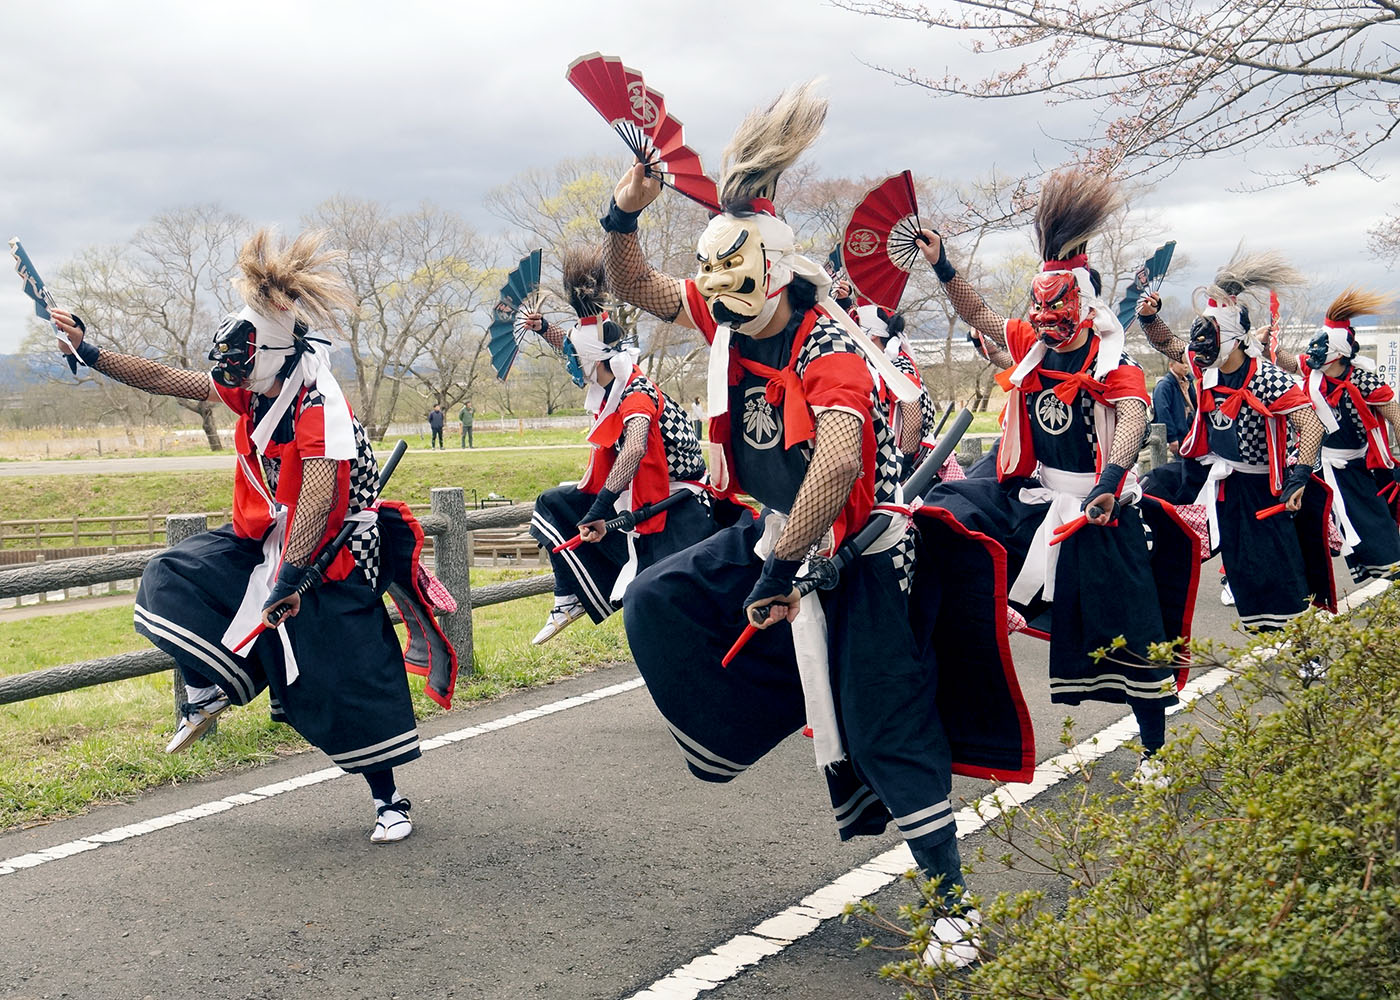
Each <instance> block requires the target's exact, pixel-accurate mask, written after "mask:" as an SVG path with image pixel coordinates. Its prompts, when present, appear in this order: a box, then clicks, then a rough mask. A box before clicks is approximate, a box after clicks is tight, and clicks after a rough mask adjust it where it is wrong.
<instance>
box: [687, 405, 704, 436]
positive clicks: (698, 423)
mask: <svg viewBox="0 0 1400 1000" xmlns="http://www.w3.org/2000/svg"><path fill="white" fill-rule="evenodd" d="M690 422H691V423H692V424H694V425H695V440H697V441H703V440H705V404H704V403H702V402H700V397H699V396H696V397H695V398H694V399H692V400H691V401H690Z"/></svg>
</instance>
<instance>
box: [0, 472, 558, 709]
mask: <svg viewBox="0 0 1400 1000" xmlns="http://www.w3.org/2000/svg"><path fill="white" fill-rule="evenodd" d="M533 511H534V506H533V505H532V504H512V505H510V506H501V507H487V508H485V509H483V510H468V509H467V507H466V500H465V497H464V496H463V492H462V490H461V488H460V487H456V486H452V487H441V488H437V489H434V490H433V491H432V503H431V504H430V505H429V510H428V512H427V513H424V514H422V515H420V517H419V520H420V521H421V523H422V525H423V532H424V534H425V535H428V536H429V537H431V538H432V540H433V548H434V573H435V575H436V576H437V578H438V579H439V580H441V581H442V583H443V584H444V585H445V586H446V587H447V589H448V590H449V591H451V593H452V596H453V597H454V598H456V600H457V610H456V611H455V612H453V613H452V614H445V615H442V616H441V618H442V626H443V631H445V632H446V633H447V637H448V639H450V640H451V641H452V644H453V646H455V647H456V649H457V656H458V660H459V662H460V668H459V670H460V672H459V676H469V675H470V674H471V673H472V669H473V655H472V609H473V608H479V607H486V606H488V605H491V604H500V603H503V602H505V601H514V600H517V599H519V598H522V597H533V596H535V595H537V594H548V593H551V592H552V591H553V589H554V575H553V574H552V573H541V574H538V575H535V576H530V577H526V578H524V579H521V580H511V581H508V582H506V583H494V584H488V585H486V586H483V587H477V588H473V587H472V585H471V561H470V552H471V546H472V535H473V533H475V532H478V531H491V530H497V529H502V528H510V529H518V527H519V526H520V525H523V524H526V523H528V522H529V520H530V515H531V514H532V513H533ZM208 527H209V519H208V516H207V515H204V514H181V515H172V516H170V517H167V518H166V519H165V540H166V543H167V544H170V545H173V544H175V543H176V542H178V541H180V540H181V539H183V538H187V537H189V536H190V535H192V534H195V533H197V532H200V531H205V530H207V529H208ZM157 551H159V550H148V551H142V552H125V553H115V554H110V555H100V556H89V557H86V558H80V559H69V560H64V561H62V562H51V563H42V564H40V565H37V566H28V567H24V568H22V569H11V570H0V598H4V597H11V598H19V597H22V596H25V595H30V594H39V593H46V592H49V591H54V590H61V589H63V588H66V587H91V586H93V585H96V584H103V583H111V582H113V581H118V580H130V579H134V578H137V577H139V576H140V575H141V572H142V570H144V569H145V567H146V563H148V562H149V561H150V560H151V558H152V557H153V556H154V555H155V554H156V552H157ZM389 615H390V617H391V618H392V619H393V620H394V621H395V622H398V621H399V617H398V613H397V611H396V610H395V609H393V608H390V609H389ZM174 666H175V663H174V660H172V659H171V658H170V657H169V656H167V655H166V654H165V653H163V652H161V651H160V650H158V649H148V650H142V651H140V652H135V653H121V654H118V655H116V656H107V657H103V658H102V659H98V660H85V661H82V662H79V663H65V664H62V665H60V666H54V667H47V668H45V669H42V670H33V671H30V672H28V673H23V674H15V675H12V676H10V677H0V704H7V703H9V702H15V701H25V700H28V699H30V698H41V697H44V696H46V695H51V694H59V693H61V692H63V691H73V690H77V689H79V688H85V687H91V686H92V685H95V684H106V683H108V682H110V681H118V680H125V679H126V678H129V677H141V676H144V675H146V674H153V673H159V672H161V671H164V670H173V668H174ZM174 692H175V700H176V710H177V712H178V711H179V710H180V709H181V708H183V697H184V684H183V683H182V682H181V680H180V677H179V674H178V673H176V674H175V683H174Z"/></svg>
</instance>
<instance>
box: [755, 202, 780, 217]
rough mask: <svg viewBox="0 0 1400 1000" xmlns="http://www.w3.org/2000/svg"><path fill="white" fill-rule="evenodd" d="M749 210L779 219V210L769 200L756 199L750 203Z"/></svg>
mask: <svg viewBox="0 0 1400 1000" xmlns="http://www.w3.org/2000/svg"><path fill="white" fill-rule="evenodd" d="M749 208H751V209H753V210H754V211H755V212H762V213H763V214H764V215H771V216H773V218H775V219H776V218H777V217H778V210H777V209H776V208H774V207H773V203H772V202H771V201H769V200H768V199H767V198H754V199H753V200H752V201H750V202H749Z"/></svg>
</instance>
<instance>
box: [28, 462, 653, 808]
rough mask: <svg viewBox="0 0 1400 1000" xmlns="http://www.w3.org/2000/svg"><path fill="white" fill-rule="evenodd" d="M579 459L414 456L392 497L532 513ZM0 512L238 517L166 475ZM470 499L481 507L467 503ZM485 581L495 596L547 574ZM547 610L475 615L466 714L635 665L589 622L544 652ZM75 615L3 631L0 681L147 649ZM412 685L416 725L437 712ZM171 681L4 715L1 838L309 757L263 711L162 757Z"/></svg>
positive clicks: (92, 617)
mask: <svg viewBox="0 0 1400 1000" xmlns="http://www.w3.org/2000/svg"><path fill="white" fill-rule="evenodd" d="M580 458H581V453H580V452H576V451H572V450H569V451H564V450H559V451H542V452H497V453H494V454H493V453H484V454H482V453H478V454H463V453H461V452H456V453H453V452H448V453H445V454H441V455H414V456H411V457H410V458H409V459H405V461H404V462H403V463H402V464H401V465H400V466H399V470H398V471H397V473H396V474H395V477H394V483H393V488H392V490H391V492H392V493H393V495H394V496H395V497H398V498H400V499H403V500H406V501H408V502H411V503H417V502H425V501H427V500H428V499H429V490H430V489H431V487H433V486H441V485H462V486H465V487H467V488H468V489H469V490H470V489H472V488H475V489H477V490H478V492H479V493H480V494H482V495H485V494H486V493H487V492H489V491H491V490H495V491H496V492H499V493H504V494H506V495H508V496H511V497H514V498H521V499H529V498H532V497H533V496H534V495H535V494H536V493H538V492H539V490H540V489H542V488H544V487H546V486H549V485H552V484H554V483H557V482H560V481H561V480H564V479H568V478H571V477H572V476H575V475H577V473H578V469H579V465H580ZM7 485H10V486H12V488H11V489H8V490H7V491H5V495H4V496H3V499H0V517H3V518H7V519H8V518H15V517H20V516H33V514H32V513H30V512H33V511H40V510H45V511H54V510H62V511H65V512H67V513H74V514H83V515H88V514H101V513H136V512H143V513H144V512H146V511H156V512H158V513H166V512H178V511H189V510H217V509H221V508H225V507H227V505H228V503H229V498H230V480H229V477H228V475H227V474H226V473H157V474H147V475H135V476H130V475H129V476H110V475H109V476H96V477H93V478H92V479H91V480H85V479H82V478H80V477H77V476H53V477H34V478H26V479H15V480H11V481H10V483H9V484H7ZM469 495H470V494H469ZM538 571H539V570H538V569H536V568H533V567H532V568H529V569H524V570H478V571H476V573H474V574H473V575H474V579H476V580H477V581H478V582H482V583H486V582H491V581H493V580H497V579H503V578H505V577H506V576H508V575H511V574H515V575H519V574H522V573H524V574H529V573H534V572H538ZM549 603H550V598H549V597H548V596H541V597H534V598H528V599H524V600H520V601H512V602H510V603H508V604H500V605H495V606H492V607H489V608H484V609H481V610H479V611H477V612H476V613H475V618H474V622H475V642H476V673H475V675H474V676H473V677H472V678H471V679H467V678H465V677H463V678H461V683H460V684H459V687H458V691H457V699H456V703H457V704H458V705H461V704H465V703H466V702H468V701H473V700H479V699H485V698H491V697H494V696H496V695H499V694H501V693H503V692H505V691H508V690H511V689H513V688H520V687H528V686H532V685H536V684H542V683H548V682H549V681H551V680H554V679H557V678H560V677H565V676H568V675H570V674H574V673H578V672H580V671H582V670H587V669H588V668H589V667H590V666H591V665H594V664H598V663H605V662H609V661H615V660H619V659H626V658H627V655H628V654H627V649H626V641H625V640H624V638H623V635H622V629H621V623H620V621H618V620H617V619H616V618H614V619H612V620H610V621H608V622H606V623H605V624H604V625H602V626H600V627H594V626H592V625H591V624H589V623H587V622H580V623H578V624H576V625H574V626H573V627H572V628H571V629H569V630H568V631H567V632H565V633H564V634H563V635H561V636H560V637H559V638H558V639H556V640H554V641H553V642H551V643H549V644H547V645H545V646H541V647H535V646H531V645H530V644H529V640H530V637H531V636H532V635H533V634H534V633H535V631H536V629H538V628H539V625H540V622H541V621H542V620H543V618H544V615H545V612H546V610H547V609H548V607H549ZM76 607H77V609H78V610H77V611H76V612H75V613H74V614H73V615H65V616H62V617H44V618H31V619H24V620H16V621H4V622H0V674H15V673H22V672H25V671H29V670H37V669H41V668H43V667H48V666H53V665H56V664H60V663H67V662H71V661H74V660H80V659H90V658H94V657H99V656H107V655H111V654H113V653H118V652H124V651H129V650H136V649H142V648H145V647H146V643H145V640H143V639H141V638H140V637H139V636H137V635H136V633H135V632H134V631H133V630H132V627H131V610H130V608H129V607H127V606H121V607H111V608H98V609H88V610H82V609H81V605H80V604H79V605H77V606H76ZM422 683H423V682H422V680H421V679H420V678H416V677H410V678H409V686H410V688H411V689H412V690H413V691H414V703H415V707H416V709H417V711H418V714H419V717H420V718H422V717H425V716H428V715H432V714H435V713H436V712H438V711H439V709H438V708H437V706H436V705H434V704H433V703H432V702H430V701H429V700H427V699H426V698H424V697H423V696H422V694H421V691H422ZM171 700H172V699H171V678H170V675H169V674H157V675H152V676H150V677H142V678H135V679H133V680H129V681H121V682H118V683H115V684H105V685H102V686H100V687H95V688H88V689H85V690H81V691H73V692H69V693H67V694H62V695H54V696H52V697H48V698H40V699H36V700H34V701H28V702H21V703H18V704H13V705H4V706H0V746H3V747H4V748H5V749H4V751H3V754H0V829H5V828H9V827H13V826H16V825H21V824H28V823H35V822H42V821H44V820H47V819H53V818H57V817H61V816H65V815H71V814H74V813H77V812H81V811H83V810H84V809H86V808H87V807H89V806H90V805H93V804H95V803H100V802H111V801H116V800H119V799H122V798H124V797H127V796H130V795H132V794H134V793H136V792H139V791H140V790H142V789H144V788H149V787H153V786H156V785H162V784H167V783H172V782H180V781H187V780H191V779H194V778H198V777H202V776H205V775H209V774H213V773H216V772H219V771H223V770H228V769H230V768H235V767H240V766H247V765H251V764H256V763H260V762H264V761H267V760H270V759H272V758H274V757H276V756H278V755H282V754H288V753H296V752H299V751H301V750H303V749H305V744H304V743H303V742H302V740H301V739H300V737H298V736H297V735H296V733H294V732H293V731H292V730H291V729H289V728H288V727H286V726H279V725H273V724H272V723H270V722H268V721H267V714H266V701H265V700H264V698H263V697H260V698H259V699H258V700H257V701H255V702H254V703H253V704H252V705H251V706H248V707H247V708H242V709H234V710H232V711H230V712H229V713H227V714H226V715H225V716H224V718H223V719H222V720H221V721H220V726H219V735H218V737H217V739H215V740H212V741H209V742H207V743H201V744H200V745H198V746H197V747H196V748H195V749H194V750H193V751H192V752H191V753H188V754H183V755H177V756H167V755H165V754H164V753H163V752H162V749H163V747H164V744H165V741H166V740H167V739H168V738H169V735H170V732H171V728H172V718H171V714H172V707H171Z"/></svg>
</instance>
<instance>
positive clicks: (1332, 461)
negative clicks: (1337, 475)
mask: <svg viewBox="0 0 1400 1000" xmlns="http://www.w3.org/2000/svg"><path fill="white" fill-rule="evenodd" d="M1365 457H1366V446H1365V445H1364V444H1363V445H1362V446H1361V447H1360V448H1328V447H1327V446H1326V445H1323V447H1322V461H1323V462H1324V463H1326V464H1327V465H1330V466H1332V467H1333V468H1337V469H1340V468H1341V467H1342V466H1344V465H1346V464H1347V463H1348V462H1354V461H1355V460H1356V459H1358V458H1365Z"/></svg>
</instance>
